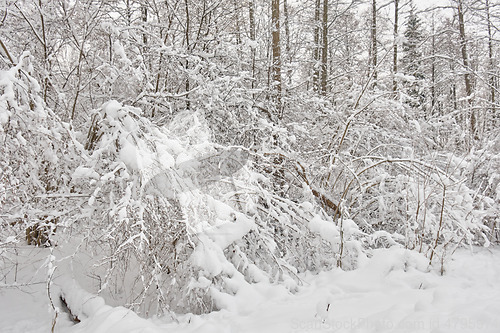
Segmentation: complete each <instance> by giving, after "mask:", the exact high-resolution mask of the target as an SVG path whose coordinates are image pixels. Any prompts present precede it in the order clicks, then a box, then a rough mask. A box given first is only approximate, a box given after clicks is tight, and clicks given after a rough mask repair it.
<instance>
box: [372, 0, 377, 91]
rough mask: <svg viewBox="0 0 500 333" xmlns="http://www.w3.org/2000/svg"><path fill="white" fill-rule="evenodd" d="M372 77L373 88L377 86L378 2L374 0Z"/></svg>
mask: <svg viewBox="0 0 500 333" xmlns="http://www.w3.org/2000/svg"><path fill="white" fill-rule="evenodd" d="M371 42H372V43H371V44H372V45H371V75H372V76H373V87H376V86H377V1H376V0H372V28H371Z"/></svg>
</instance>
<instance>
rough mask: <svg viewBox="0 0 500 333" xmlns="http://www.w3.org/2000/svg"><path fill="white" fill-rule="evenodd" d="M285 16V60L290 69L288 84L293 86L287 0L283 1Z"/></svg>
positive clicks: (287, 73) (288, 71)
mask: <svg viewBox="0 0 500 333" xmlns="http://www.w3.org/2000/svg"><path fill="white" fill-rule="evenodd" d="M283 15H284V16H285V17H284V24H285V36H286V40H285V54H286V55H285V57H286V58H285V59H286V63H287V65H288V69H287V71H286V75H287V79H288V81H287V83H288V85H290V86H291V85H292V68H291V63H292V53H291V49H290V16H289V14H288V3H287V0H283Z"/></svg>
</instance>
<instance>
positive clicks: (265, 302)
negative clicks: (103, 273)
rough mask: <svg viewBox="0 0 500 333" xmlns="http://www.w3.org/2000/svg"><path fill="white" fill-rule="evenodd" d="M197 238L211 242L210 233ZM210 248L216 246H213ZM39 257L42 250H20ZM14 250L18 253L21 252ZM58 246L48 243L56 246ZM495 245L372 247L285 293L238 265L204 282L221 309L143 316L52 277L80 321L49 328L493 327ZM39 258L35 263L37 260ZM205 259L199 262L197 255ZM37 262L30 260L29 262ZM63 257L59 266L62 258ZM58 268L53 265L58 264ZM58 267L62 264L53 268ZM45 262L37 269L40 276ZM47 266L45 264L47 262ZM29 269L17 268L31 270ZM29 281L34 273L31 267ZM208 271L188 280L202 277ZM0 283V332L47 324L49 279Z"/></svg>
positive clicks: (275, 332) (62, 320)
mask: <svg viewBox="0 0 500 333" xmlns="http://www.w3.org/2000/svg"><path fill="white" fill-rule="evenodd" d="M204 242H206V244H207V245H208V246H209V244H211V241H210V240H208V239H207V238H205V239H204ZM214 248H216V247H214ZM23 251H38V254H36V255H32V254H31V253H30V255H29V256H27V257H24V259H27V258H28V257H29V258H30V260H32V259H33V258H36V257H38V258H43V257H45V258H47V257H49V258H50V256H51V254H50V252H49V250H47V249H36V250H33V249H28V248H25V249H23ZM23 251H21V252H23ZM57 251H60V249H58V248H55V249H54V253H55V254H54V255H55V256H56V257H59V256H58V254H57V253H56V252H57ZM211 256H212V257H211V258H207V257H206V256H205V257H204V258H201V257H200V258H199V259H200V260H207V259H210V260H212V261H214V262H212V264H213V265H214V266H213V268H214V271H213V272H212V273H213V274H216V273H217V271H220V270H223V269H224V267H223V266H224V265H223V264H222V263H221V259H222V258H221V256H222V253H212V254H211ZM499 259H500V249H498V248H495V247H491V248H490V249H484V248H475V249H474V252H471V251H468V250H465V249H460V250H458V251H457V252H456V253H455V255H454V257H453V259H452V260H451V261H450V262H449V263H448V264H447V265H446V266H445V274H444V276H441V275H440V274H439V272H438V271H439V269H431V270H430V271H429V269H428V266H427V265H428V259H426V258H425V257H424V256H422V255H421V254H419V253H417V252H414V251H409V250H405V249H402V248H398V247H392V248H390V249H379V250H375V251H373V256H372V257H371V258H370V259H368V260H366V261H365V262H364V263H362V265H361V267H359V268H358V269H357V270H353V271H343V270H341V269H333V270H332V271H329V272H323V273H320V274H317V275H312V274H310V273H308V274H305V275H301V276H300V277H301V279H302V286H300V287H299V288H298V292H297V293H295V294H291V293H290V292H289V291H288V290H287V289H286V288H285V287H283V286H281V285H274V284H269V283H267V282H260V283H256V284H245V283H243V282H242V280H241V279H243V276H242V275H241V274H239V273H238V272H235V274H234V275H233V276H232V277H231V278H228V282H229V283H232V284H234V290H235V294H234V295H229V294H225V293H221V292H219V291H218V290H215V289H212V290H211V292H212V293H213V294H214V299H215V300H216V301H217V302H220V303H224V304H225V305H226V307H227V308H226V309H224V310H221V311H217V312H213V313H210V314H206V315H193V314H186V315H179V316H176V318H175V319H173V317H172V316H171V315H167V316H165V317H161V318H156V317H155V318H151V319H144V318H140V317H139V316H137V315H136V314H135V313H134V312H132V311H130V310H128V309H126V308H124V307H120V306H118V307H112V306H110V305H106V304H105V301H104V299H103V298H101V297H98V296H95V295H93V294H90V293H89V292H87V291H85V290H83V289H82V288H81V287H80V286H79V285H78V283H77V282H75V281H74V280H72V279H68V278H64V277H62V274H61V271H59V275H58V274H57V270H56V274H55V275H58V276H57V277H55V278H54V281H53V285H52V288H51V293H52V298H53V300H54V301H55V303H56V304H58V302H57V296H56V295H57V293H62V294H63V296H64V297H65V299H66V300H67V302H68V304H72V311H73V312H74V314H75V315H77V316H78V317H79V318H80V319H81V322H80V323H79V324H76V325H74V324H72V323H71V322H70V321H69V319H68V316H66V315H65V313H64V312H60V313H59V315H58V319H57V321H56V326H55V331H56V332H73V333H80V332H81V333H83V332H106V333H113V332H119V333H126V332H177V333H188V332H204V333H205V332H218V333H219V332H242V333H244V332H260V333H265V332H272V333H280V332H286V333H290V332H297V333H299V332H339V333H342V332H359V333H361V332H363V333H368V332H398V333H399V332H403V333H404V332H422V333H423V332H432V333H445V332H450V333H457V332H458V333H460V332H463V333H465V332H482V333H497V332H498V327H499V325H500V319H499V317H498V313H499V311H500V285H499V284H498V276H499V274H500V265H498V262H499ZM40 262H43V260H42V259H41V260H40ZM205 264H206V263H205ZM35 266H36V265H33V266H32V269H33V270H35V269H36V267H35ZM61 266H64V265H61ZM58 269H59V268H58ZM61 269H64V268H61ZM43 270H44V269H37V272H38V275H40V276H41V275H42V272H41V271H43ZM45 272H46V270H45ZM32 273H33V272H32V271H30V270H28V271H25V272H24V274H27V275H29V274H32ZM34 279H35V280H33V281H37V280H36V279H37V275H36V274H35V276H34ZM209 284H210V281H209V279H208V278H206V277H200V278H199V279H198V281H193V282H192V285H193V286H196V285H209ZM14 286H15V285H12V284H11V285H10V287H9V288H7V287H6V286H5V285H3V286H2V288H1V289H0V293H1V297H0V322H1V323H2V332H48V331H50V328H51V325H52V319H53V314H54V313H53V311H52V309H51V308H50V306H49V302H48V298H47V285H46V284H45V283H42V282H40V283H35V284H32V285H29V286H24V287H22V286H20V285H19V286H18V287H14Z"/></svg>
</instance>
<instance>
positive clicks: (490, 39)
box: [485, 0, 496, 128]
mask: <svg viewBox="0 0 500 333" xmlns="http://www.w3.org/2000/svg"><path fill="white" fill-rule="evenodd" d="M485 5H486V20H487V21H488V61H489V63H488V64H489V76H490V77H489V80H488V81H489V85H490V114H491V115H490V121H489V123H490V128H495V125H496V124H495V123H496V106H495V103H496V94H495V90H496V82H495V75H494V70H495V60H494V58H493V35H492V32H491V16H490V2H489V0H486V3H485Z"/></svg>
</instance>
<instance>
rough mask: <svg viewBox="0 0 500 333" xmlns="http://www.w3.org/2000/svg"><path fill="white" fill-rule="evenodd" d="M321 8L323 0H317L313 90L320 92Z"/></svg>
mask: <svg viewBox="0 0 500 333" xmlns="http://www.w3.org/2000/svg"><path fill="white" fill-rule="evenodd" d="M320 6H321V0H316V5H315V7H314V54H313V65H314V67H313V88H314V90H319V73H320V67H319V60H320V59H319V58H320V46H319V35H320V29H319V28H320V21H319V15H320Z"/></svg>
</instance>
